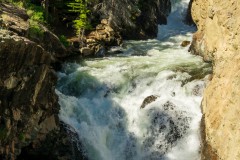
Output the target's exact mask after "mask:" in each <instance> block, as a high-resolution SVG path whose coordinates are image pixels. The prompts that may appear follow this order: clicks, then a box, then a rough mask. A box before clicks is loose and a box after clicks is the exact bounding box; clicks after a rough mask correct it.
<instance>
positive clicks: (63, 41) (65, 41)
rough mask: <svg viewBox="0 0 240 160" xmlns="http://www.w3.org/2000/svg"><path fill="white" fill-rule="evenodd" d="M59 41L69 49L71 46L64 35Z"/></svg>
mask: <svg viewBox="0 0 240 160" xmlns="http://www.w3.org/2000/svg"><path fill="white" fill-rule="evenodd" d="M59 40H60V42H61V43H62V44H63V45H64V46H65V47H69V45H70V44H69V42H68V40H67V38H66V37H65V36H64V35H61V36H60V37H59Z"/></svg>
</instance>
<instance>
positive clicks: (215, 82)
mask: <svg viewBox="0 0 240 160" xmlns="http://www.w3.org/2000/svg"><path fill="white" fill-rule="evenodd" d="M192 16H193V20H194V22H195V23H196V25H197V27H198V31H197V32H196V33H195V34H194V37H193V43H192V46H191V50H192V52H193V53H194V54H199V55H201V56H203V58H204V60H206V61H209V62H212V64H213V77H212V80H211V82H210V83H209V84H208V86H207V88H206V90H205V92H204V99H203V102H202V110H203V114H204V116H203V120H202V123H203V138H204V140H203V156H202V159H206V160H211V159H213V160H217V159H219V160H220V159H222V160H233V159H234V160H237V159H240V146H239V142H240V134H239V131H240V123H239V120H240V118H239V113H240V108H239V106H240V98H239V96H240V77H239V75H240V54H239V53H240V20H239V16H240V3H239V1H238V0H229V1H227V2H226V1H221V0H210V1H208V0H194V1H193V4H192Z"/></svg>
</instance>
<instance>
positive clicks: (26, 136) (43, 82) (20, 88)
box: [0, 3, 70, 160]
mask: <svg viewBox="0 0 240 160" xmlns="http://www.w3.org/2000/svg"><path fill="white" fill-rule="evenodd" d="M0 8H1V11H0V75H1V76H0V159H2V160H8V159H11V160H13V159H16V158H17V156H18V155H20V153H21V151H22V149H23V148H28V147H29V146H32V145H33V144H34V145H35V144H42V143H41V142H44V140H46V139H47V140H48V141H51V140H54V138H56V133H59V132H60V133H64V131H62V130H63V126H60V125H59V119H58V113H59V109H60V108H59V104H58V97H57V95H56V93H55V84H56V81H57V76H56V74H55V71H54V70H53V68H52V66H51V64H52V63H54V62H55V60H56V59H57V58H59V57H63V56H65V54H64V51H65V49H64V47H62V46H61V45H60V46H58V44H60V42H59V40H58V38H57V37H56V36H55V35H54V34H53V33H51V32H50V31H48V30H47V29H45V30H43V32H35V34H36V33H41V34H40V35H42V36H43V37H41V38H43V39H41V38H39V37H34V36H33V35H32V34H30V33H29V32H30V31H31V24H30V22H29V19H28V16H27V14H26V12H25V10H22V9H18V8H16V7H14V6H12V5H10V4H2V3H0ZM42 28H43V26H42V27H41V26H40V29H42ZM35 29H36V28H35ZM41 31H42V30H41ZM44 37H45V40H44ZM47 37H48V38H47ZM42 40H44V41H46V42H43V41H42ZM47 40H48V42H47ZM61 51H62V52H61ZM61 53H63V55H61ZM52 133H55V134H52ZM67 135H69V134H68V132H66V131H65V136H67ZM59 138H62V139H59V140H58V141H62V142H63V141H65V140H64V136H62V137H59ZM65 138H66V137H65ZM65 142H66V143H67V142H70V141H65ZM59 143H60V142H59ZM44 144H45V145H44V146H45V147H47V148H48V150H51V151H54V150H55V151H56V150H57V149H56V148H51V145H50V144H49V145H46V143H44ZM35 146H36V145H35ZM38 146H39V145H38ZM39 148H40V147H39ZM61 154H63V153H61ZM67 154H70V152H69V153H67ZM67 154H66V155H67ZM21 155H22V154H21ZM53 155H54V154H53ZM63 156H64V155H63ZM57 157H58V156H56V157H55V159H61V157H62V156H59V158H57Z"/></svg>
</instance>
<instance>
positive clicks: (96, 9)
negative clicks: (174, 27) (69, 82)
mask: <svg viewBox="0 0 240 160" xmlns="http://www.w3.org/2000/svg"><path fill="white" fill-rule="evenodd" d="M90 8H91V9H92V12H93V14H92V15H93V17H92V21H93V22H94V23H96V22H95V21H99V19H100V20H101V21H100V22H97V23H99V24H98V25H96V27H95V29H94V30H93V31H91V32H90V33H89V34H87V36H86V40H85V43H84V44H83V45H82V46H81V45H80V48H81V49H80V51H81V53H82V55H83V56H92V55H95V56H96V55H97V56H103V55H104V54H105V52H106V50H107V49H108V47H110V46H118V45H120V44H121V43H122V39H131V40H134V39H135V40H137V39H148V38H155V37H157V32H158V25H159V24H166V23H167V16H168V14H169V13H170V11H171V2H170V0H153V1H150V2H146V1H144V0H133V1H129V0H118V1H115V0H113V1H111V2H110V3H109V0H100V1H94V2H93V4H91V7H90Z"/></svg>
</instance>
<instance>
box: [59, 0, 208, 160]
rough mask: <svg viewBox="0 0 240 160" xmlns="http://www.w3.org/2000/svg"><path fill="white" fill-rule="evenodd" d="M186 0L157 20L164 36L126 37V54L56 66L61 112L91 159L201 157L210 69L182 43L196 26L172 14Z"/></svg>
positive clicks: (194, 159)
mask: <svg viewBox="0 0 240 160" xmlns="http://www.w3.org/2000/svg"><path fill="white" fill-rule="evenodd" d="M185 2H186V0H185V1H181V2H176V3H174V7H175V8H174V9H173V12H172V14H171V15H170V16H169V19H168V22H169V25H166V26H159V35H158V39H160V41H159V40H156V39H155V40H147V41H127V42H125V46H126V47H124V48H120V49H121V50H122V52H123V53H121V54H115V55H112V56H109V57H105V58H98V59H86V60H84V61H81V62H76V63H66V64H64V66H63V70H62V71H61V72H59V73H58V77H59V80H58V85H57V90H56V92H57V94H58V95H59V103H60V105H61V110H60V114H59V117H60V119H61V120H62V121H64V122H65V123H67V124H69V125H71V126H72V127H73V128H74V129H75V131H76V132H77V133H78V135H79V139H80V140H81V144H82V146H83V150H84V154H85V155H86V156H87V157H88V159H90V160H199V159H200V155H199V149H200V133H199V132H200V131H199V128H200V120H201V116H202V114H201V109H200V103H201V100H202V93H203V89H204V87H205V84H206V81H207V76H206V75H207V74H208V73H210V72H211V69H210V66H209V65H208V64H206V63H204V62H203V61H202V59H201V58H200V57H197V56H194V55H190V54H189V53H188V52H187V48H183V47H181V46H180V44H181V42H182V41H183V40H191V35H192V34H191V33H192V32H193V31H194V27H191V26H186V25H184V24H183V23H182V22H181V21H179V19H178V20H177V21H176V20H175V18H179V15H181V14H182V12H183V11H184V9H183V8H186V7H187V6H186V5H187V3H186V4H185ZM176 16H177V17H176ZM181 17H182V16H180V18H181ZM114 49H116V48H113V49H112V50H114Z"/></svg>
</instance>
